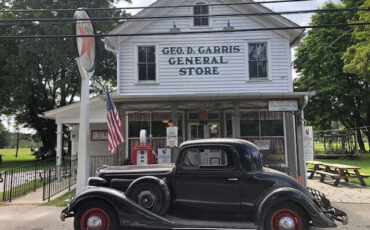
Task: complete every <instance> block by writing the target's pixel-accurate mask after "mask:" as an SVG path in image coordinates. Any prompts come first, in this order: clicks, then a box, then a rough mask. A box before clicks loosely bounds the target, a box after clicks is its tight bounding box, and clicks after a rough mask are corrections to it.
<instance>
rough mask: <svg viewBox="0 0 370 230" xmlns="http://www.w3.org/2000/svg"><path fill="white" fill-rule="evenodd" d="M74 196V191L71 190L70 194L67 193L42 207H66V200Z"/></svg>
mask: <svg viewBox="0 0 370 230" xmlns="http://www.w3.org/2000/svg"><path fill="white" fill-rule="evenodd" d="M75 195H76V189H73V190H71V191H70V192H67V193H66V194H64V195H62V196H60V197H58V198H56V199H55V200H52V201H50V202H48V203H46V204H44V206H57V207H66V206H67V205H68V199H69V197H70V196H75Z"/></svg>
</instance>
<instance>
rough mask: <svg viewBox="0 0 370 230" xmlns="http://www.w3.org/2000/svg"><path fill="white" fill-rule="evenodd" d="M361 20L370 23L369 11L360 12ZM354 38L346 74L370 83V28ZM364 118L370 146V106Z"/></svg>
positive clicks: (367, 3)
mask: <svg viewBox="0 0 370 230" xmlns="http://www.w3.org/2000/svg"><path fill="white" fill-rule="evenodd" d="M361 8H370V0H366V1H365V3H364V4H363V5H362V6H361ZM358 15H359V19H358V20H357V21H355V22H370V13H369V12H368V11H359V12H358ZM352 38H353V39H354V41H355V42H356V43H355V44H354V45H352V46H350V47H349V48H348V49H347V51H346V52H345V53H344V55H343V60H344V63H345V65H344V72H346V73H350V74H357V75H359V76H360V77H361V79H362V81H364V82H368V83H369V82H370V26H369V25H366V26H358V27H356V28H355V29H354V31H353V33H352ZM369 100H370V97H367V98H365V102H364V104H365V105H366V104H367V105H370V102H369ZM361 113H362V114H363V116H361V118H362V121H361V123H362V126H364V127H366V128H363V129H362V130H363V132H364V133H365V134H366V136H367V139H368V142H369V145H370V127H368V126H369V125H370V106H368V107H367V108H364V110H363V111H361Z"/></svg>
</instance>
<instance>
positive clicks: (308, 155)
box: [303, 126, 314, 161]
mask: <svg viewBox="0 0 370 230" xmlns="http://www.w3.org/2000/svg"><path fill="white" fill-rule="evenodd" d="M303 132H304V133H303V152H304V159H305V161H313V155H314V142H313V129H312V126H306V127H304V131H303Z"/></svg>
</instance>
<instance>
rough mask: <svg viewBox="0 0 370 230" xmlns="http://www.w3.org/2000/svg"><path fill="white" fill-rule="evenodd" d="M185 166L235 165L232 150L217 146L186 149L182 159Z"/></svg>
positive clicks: (228, 166)
mask: <svg viewBox="0 0 370 230" xmlns="http://www.w3.org/2000/svg"><path fill="white" fill-rule="evenodd" d="M181 165H182V167H183V168H188V169H194V168H198V169H217V168H230V167H233V161H232V151H231V150H230V151H229V150H227V149H224V148H217V147H200V148H189V149H186V150H185V152H184V154H183V157H182V159H181Z"/></svg>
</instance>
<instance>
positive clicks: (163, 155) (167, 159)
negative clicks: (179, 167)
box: [158, 148, 171, 164]
mask: <svg viewBox="0 0 370 230" xmlns="http://www.w3.org/2000/svg"><path fill="white" fill-rule="evenodd" d="M168 163H171V149H170V148H163V149H158V164H168Z"/></svg>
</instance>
